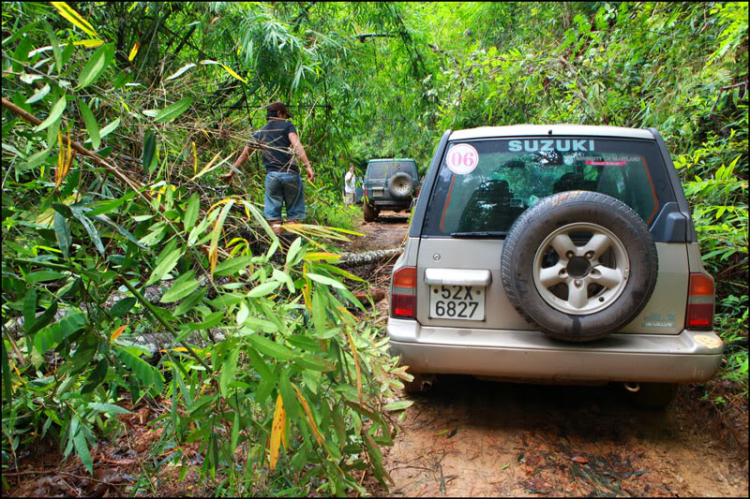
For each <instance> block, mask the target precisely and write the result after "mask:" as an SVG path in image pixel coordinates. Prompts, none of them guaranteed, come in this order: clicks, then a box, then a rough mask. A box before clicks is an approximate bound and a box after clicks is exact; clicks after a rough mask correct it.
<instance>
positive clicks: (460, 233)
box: [451, 231, 508, 237]
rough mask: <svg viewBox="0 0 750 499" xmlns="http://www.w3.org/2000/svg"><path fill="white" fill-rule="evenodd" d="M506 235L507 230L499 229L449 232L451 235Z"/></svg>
mask: <svg viewBox="0 0 750 499" xmlns="http://www.w3.org/2000/svg"><path fill="white" fill-rule="evenodd" d="M507 235H508V233H507V232H500V231H477V232H451V237H500V236H507Z"/></svg>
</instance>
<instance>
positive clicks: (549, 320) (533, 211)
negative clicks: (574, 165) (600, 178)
mask: <svg viewBox="0 0 750 499" xmlns="http://www.w3.org/2000/svg"><path fill="white" fill-rule="evenodd" d="M658 271H659V262H658V256H657V253H656V245H655V244H654V240H653V238H652V237H651V233H650V232H649V231H648V228H647V227H646V224H645V223H644V222H643V220H642V219H641V217H640V216H638V214H637V213H635V212H634V211H633V210H632V209H631V208H630V207H628V206H627V205H626V204H625V203H623V202H622V201H619V200H617V199H615V198H613V197H610V196H606V195H604V194H599V193H596V192H589V191H568V192H562V193H559V194H555V195H553V196H549V197H547V198H544V199H542V200H541V201H539V202H538V203H537V204H536V205H534V206H533V207H531V208H529V209H528V210H526V211H525V212H524V213H523V214H522V215H521V216H520V217H518V219H517V220H516V221H515V223H514V224H513V226H512V227H511V229H510V232H509V233H508V236H507V238H506V239H505V244H504V245H503V254H502V261H501V274H502V281H503V288H504V289H505V293H506V295H507V296H508V299H509V300H510V302H511V303H512V304H513V306H514V307H515V308H516V310H518V312H519V313H520V314H521V315H522V316H523V317H524V318H525V319H526V320H528V321H529V322H532V323H536V324H537V325H538V326H539V328H540V329H541V331H543V332H544V333H545V334H547V335H549V336H551V337H553V338H557V339H560V340H566V341H579V342H580V341H591V340H596V339H599V338H603V337H605V336H608V335H610V334H612V333H614V332H616V331H618V330H619V329H621V328H623V327H624V326H626V325H627V324H628V323H630V322H631V321H632V320H633V319H635V317H636V316H637V315H638V314H639V313H640V312H641V310H643V308H644V307H645V306H646V303H647V302H648V300H649V298H650V297H651V293H653V291H654V287H655V286H656V278H657V275H658Z"/></svg>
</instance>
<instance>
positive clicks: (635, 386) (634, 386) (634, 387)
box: [622, 382, 641, 393]
mask: <svg viewBox="0 0 750 499" xmlns="http://www.w3.org/2000/svg"><path fill="white" fill-rule="evenodd" d="M622 386H624V387H625V389H626V390H627V391H629V392H630V393H635V392H637V391H639V390H640V389H641V384H640V383H631V382H625V383H623V384H622Z"/></svg>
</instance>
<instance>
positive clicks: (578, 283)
mask: <svg viewBox="0 0 750 499" xmlns="http://www.w3.org/2000/svg"><path fill="white" fill-rule="evenodd" d="M582 285H583V281H582V280H580V279H576V286H578V287H579V288H580V287H581V286H582Z"/></svg>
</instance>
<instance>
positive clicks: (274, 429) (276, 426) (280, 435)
mask: <svg viewBox="0 0 750 499" xmlns="http://www.w3.org/2000/svg"><path fill="white" fill-rule="evenodd" d="M285 430H286V413H285V412H284V401H283V400H282V399H281V394H279V395H278V396H277V397H276V410H275V411H274V413H273V424H272V426H271V450H270V459H271V469H272V470H273V469H274V468H275V467H276V462H277V461H278V460H279V444H280V443H281V441H282V440H283V439H285V437H284V432H285Z"/></svg>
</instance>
